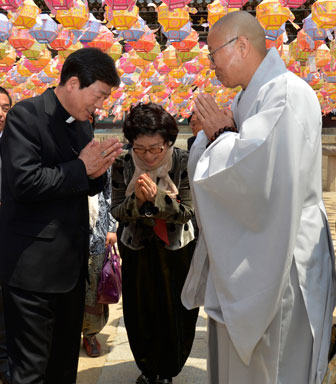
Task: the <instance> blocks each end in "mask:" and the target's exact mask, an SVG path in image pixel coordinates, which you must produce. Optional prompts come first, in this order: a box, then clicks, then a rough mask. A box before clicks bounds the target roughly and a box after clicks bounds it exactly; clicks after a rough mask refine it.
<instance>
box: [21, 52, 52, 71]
mask: <svg viewBox="0 0 336 384" xmlns="http://www.w3.org/2000/svg"><path fill="white" fill-rule="evenodd" d="M50 60H51V53H50V51H49V50H48V49H45V50H44V51H43V52H42V55H41V56H40V57H39V58H38V59H37V60H27V61H26V60H24V65H25V66H26V67H27V68H28V69H29V70H30V72H32V73H38V72H40V71H41V70H42V69H43V68H44V67H46V66H47V64H48V63H49V62H50Z"/></svg>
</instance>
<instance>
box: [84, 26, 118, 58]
mask: <svg viewBox="0 0 336 384" xmlns="http://www.w3.org/2000/svg"><path fill="white" fill-rule="evenodd" d="M114 41H115V40H114V37H113V33H112V32H111V31H110V30H109V29H108V28H106V27H105V26H104V25H102V26H101V27H100V30H99V34H98V35H97V36H96V37H95V38H94V39H93V40H92V41H90V42H89V43H87V45H88V46H89V47H91V48H99V49H101V50H102V51H103V52H106V51H107V50H108V49H109V48H111V47H112V45H113V44H114Z"/></svg>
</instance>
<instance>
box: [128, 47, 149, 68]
mask: <svg viewBox="0 0 336 384" xmlns="http://www.w3.org/2000/svg"><path fill="white" fill-rule="evenodd" d="M129 61H130V62H131V63H132V64H133V65H135V66H136V67H139V68H145V67H147V65H148V61H146V60H144V59H142V58H141V57H139V56H138V55H137V52H135V51H134V49H132V50H131V51H130V52H129Z"/></svg>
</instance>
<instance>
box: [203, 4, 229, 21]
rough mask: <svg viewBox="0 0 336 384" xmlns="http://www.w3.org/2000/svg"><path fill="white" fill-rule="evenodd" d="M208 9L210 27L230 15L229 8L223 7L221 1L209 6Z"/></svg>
mask: <svg viewBox="0 0 336 384" xmlns="http://www.w3.org/2000/svg"><path fill="white" fill-rule="evenodd" d="M207 8H208V23H209V27H212V26H213V25H214V24H215V23H216V21H218V20H219V19H221V18H222V17H223V16H225V15H226V14H227V13H228V9H227V7H226V6H223V5H222V4H221V2H220V1H219V0H215V1H214V2H212V3H211V4H208V5H207Z"/></svg>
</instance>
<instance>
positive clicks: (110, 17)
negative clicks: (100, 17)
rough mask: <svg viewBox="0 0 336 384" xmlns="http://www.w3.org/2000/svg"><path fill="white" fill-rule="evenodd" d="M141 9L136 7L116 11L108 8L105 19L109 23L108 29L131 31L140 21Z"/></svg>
mask: <svg viewBox="0 0 336 384" xmlns="http://www.w3.org/2000/svg"><path fill="white" fill-rule="evenodd" d="M138 17H139V8H138V7H137V6H136V5H135V6H134V7H133V8H131V9H120V10H114V9H112V8H110V7H109V6H106V10H105V19H106V20H107V21H108V23H107V27H108V28H111V27H114V28H116V29H118V30H126V29H130V28H131V27H132V25H133V24H134V23H135V22H136V21H137V20H138Z"/></svg>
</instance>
